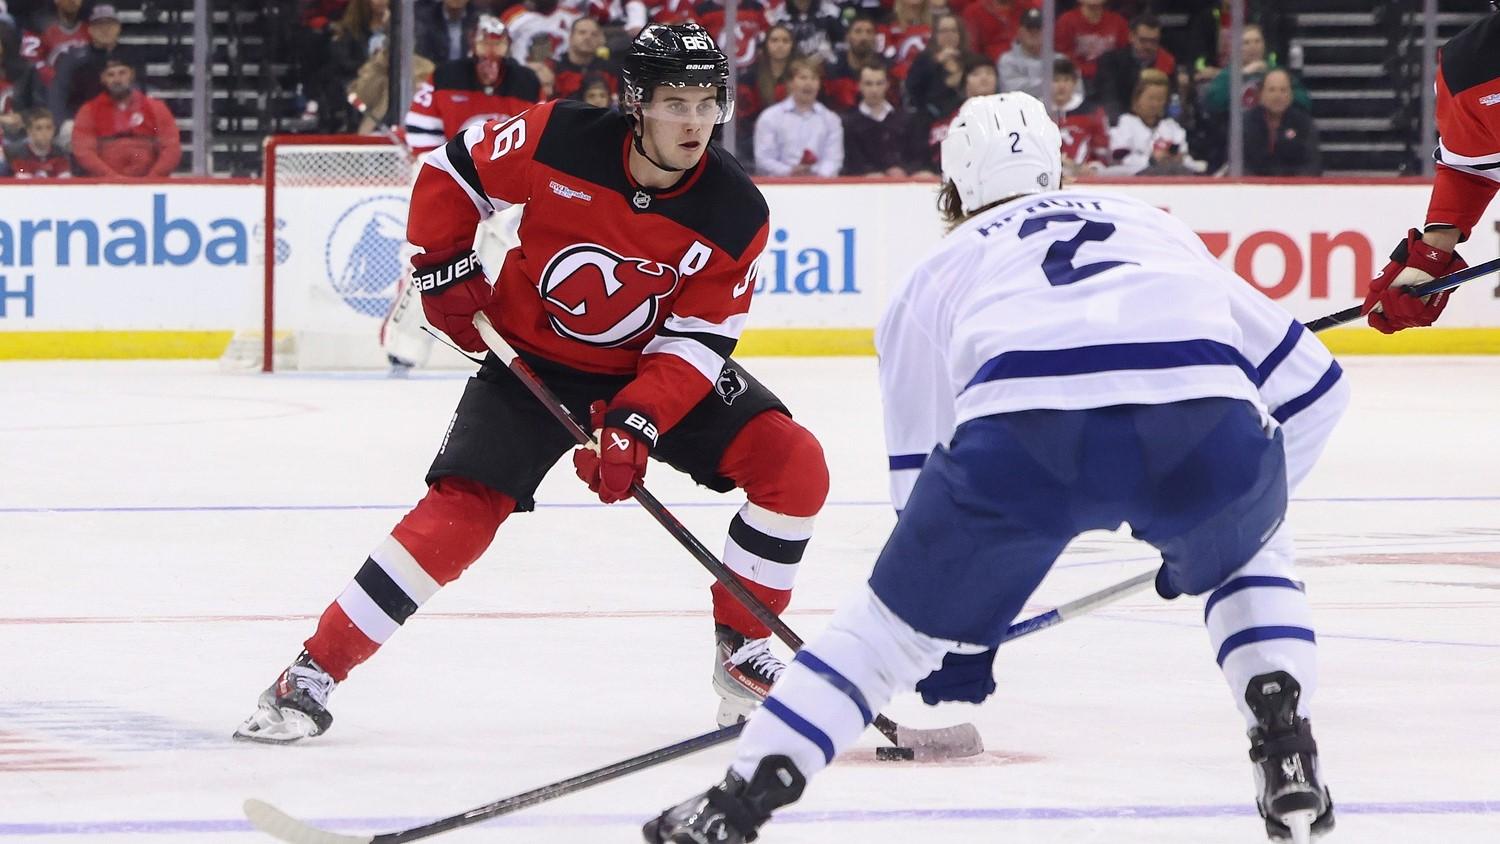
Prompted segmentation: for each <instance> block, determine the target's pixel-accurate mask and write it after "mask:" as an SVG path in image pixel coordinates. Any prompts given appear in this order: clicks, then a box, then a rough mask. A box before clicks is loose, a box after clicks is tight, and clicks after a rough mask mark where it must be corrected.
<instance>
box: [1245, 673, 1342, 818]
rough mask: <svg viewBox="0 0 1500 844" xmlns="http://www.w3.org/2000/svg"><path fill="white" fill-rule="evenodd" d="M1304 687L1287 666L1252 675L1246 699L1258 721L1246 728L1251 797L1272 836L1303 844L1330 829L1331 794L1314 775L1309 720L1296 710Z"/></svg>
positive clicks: (1314, 747)
mask: <svg viewBox="0 0 1500 844" xmlns="http://www.w3.org/2000/svg"><path fill="white" fill-rule="evenodd" d="M1301 694H1302V687H1301V686H1300V685H1298V683H1297V681H1296V680H1295V679H1293V678H1292V675H1290V674H1288V673H1286V672H1285V671H1273V672H1271V673H1269V674H1261V675H1259V676H1257V677H1254V678H1252V679H1251V680H1250V685H1249V687H1247V688H1246V689H1245V702H1246V703H1248V704H1250V711H1251V712H1253V713H1255V720H1256V721H1258V722H1260V725H1259V726H1258V727H1256V728H1255V729H1253V730H1251V731H1250V761H1251V762H1253V763H1255V784H1256V786H1257V787H1258V788H1259V789H1260V794H1259V795H1258V796H1257V797H1256V800H1255V803H1256V806H1257V808H1259V809H1260V816H1261V817H1262V818H1265V821H1266V835H1267V836H1268V837H1269V838H1270V839H1271V840H1272V841H1293V842H1296V844H1306V843H1307V842H1309V841H1312V840H1313V839H1314V838H1316V837H1319V836H1322V835H1323V834H1324V833H1326V832H1329V831H1330V830H1332V829H1333V798H1332V797H1331V796H1329V793H1328V788H1327V787H1326V786H1324V785H1323V783H1322V781H1321V780H1320V779H1319V776H1318V744H1317V742H1315V741H1313V734H1312V723H1311V722H1310V721H1308V720H1307V719H1306V718H1299V717H1298V716H1297V698H1298V697H1300V696H1301Z"/></svg>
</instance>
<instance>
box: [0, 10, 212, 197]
mask: <svg viewBox="0 0 1500 844" xmlns="http://www.w3.org/2000/svg"><path fill="white" fill-rule="evenodd" d="M121 29H122V27H121V24H120V17H119V14H118V13H117V12H116V11H115V7H114V6H112V5H110V4H107V3H96V4H93V5H92V6H90V7H89V8H87V9H85V8H84V5H83V0H46V2H42V0H8V2H7V0H0V176H12V177H16V178H31V179H40V178H48V179H57V178H67V177H71V176H87V177H94V178H106V179H129V178H156V179H159V178H163V177H166V176H168V175H170V174H171V173H172V172H174V171H175V170H176V169H177V165H178V164H179V163H180V162H181V160H182V143H181V137H180V133H179V130H178V126H177V120H176V118H174V117H173V116H172V113H171V112H170V111H169V110H168V109H167V106H166V105H165V104H164V103H163V102H162V101H161V100H158V99H156V98H154V97H152V96H150V95H149V94H147V93H146V91H145V90H144V87H143V86H142V85H141V84H139V83H140V80H141V79H143V77H144V73H143V71H144V68H143V66H142V64H141V62H140V60H139V58H138V57H136V56H134V55H132V54H131V52H130V51H129V50H128V49H127V48H125V47H124V46H122V45H121V43H120V34H121Z"/></svg>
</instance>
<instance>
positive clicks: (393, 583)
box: [303, 478, 516, 682]
mask: <svg viewBox="0 0 1500 844" xmlns="http://www.w3.org/2000/svg"><path fill="white" fill-rule="evenodd" d="M515 506H516V502H515V501H514V500H513V499H512V498H511V497H510V496H508V495H505V494H504V493H500V492H496V491H495V490H493V489H490V488H489V487H486V486H484V485H483V484H480V483H477V482H475V481H471V480H467V479H463V478H442V479H439V480H438V481H437V482H436V483H434V484H433V485H432V486H431V487H430V488H429V489H428V490H427V495H426V496H425V497H424V498H423V499H422V500H421V501H420V502H418V503H417V506H416V507H414V508H412V510H411V512H409V513H407V514H406V517H405V518H403V519H402V520H401V522H400V523H399V524H397V525H396V527H395V529H394V530H392V531H391V535H390V536H389V537H387V538H386V540H385V541H384V542H382V543H381V544H380V546H379V547H378V548H376V549H375V550H374V551H373V552H371V554H370V556H369V558H368V559H366V560H365V563H364V565H363V566H361V567H360V569H359V573H358V574H356V575H355V576H354V580H353V581H352V582H350V584H349V585H348V586H347V587H345V589H344V591H343V592H342V593H341V594H340V595H339V597H338V598H337V600H335V601H334V602H333V603H332V604H330V605H329V606H328V609H326V610H324V611H323V616H322V617H321V618H319V619H318V629H317V630H316V631H315V632H314V633H313V635H312V637H311V638H309V639H308V640H307V641H306V642H304V643H303V646H304V647H305V648H307V652H308V654H310V655H311V656H312V658H313V659H315V660H317V662H318V664H319V665H321V666H323V670H325V671H327V672H328V673H329V674H330V675H331V676H332V677H333V679H335V680H337V681H340V682H342V681H343V679H344V678H345V677H346V676H348V674H349V671H350V670H352V669H353V668H354V666H356V665H359V664H360V663H361V662H364V661H365V660H367V659H369V658H370V656H371V655H372V654H374V653H375V651H376V650H378V649H379V648H380V646H381V645H382V644H384V642H385V641H386V639H388V638H390V636H391V635H392V634H394V633H395V632H396V630H397V628H399V627H400V626H401V625H402V624H403V623H405V622H406V619H408V618H410V617H411V614H412V613H414V612H416V611H417V608H418V607H420V606H421V605H422V604H424V603H426V602H427V600H428V599H429V598H431V597H432V596H433V595H434V594H436V592H437V590H438V589H439V588H440V587H441V586H443V585H444V584H447V583H450V582H452V581H453V580H455V579H457V578H458V576H459V575H460V574H463V572H464V569H466V568H468V567H469V565H470V564H471V563H473V562H474V561H475V560H477V559H479V555H480V554H483V553H484V549H486V548H488V547H489V545H490V542H491V541H493V540H494V538H495V531H496V530H498V529H499V527H500V523H501V522H503V521H505V518H506V517H507V516H509V515H510V514H511V512H512V511H513V510H515Z"/></svg>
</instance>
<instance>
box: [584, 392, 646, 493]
mask: <svg viewBox="0 0 1500 844" xmlns="http://www.w3.org/2000/svg"><path fill="white" fill-rule="evenodd" d="M589 421H590V425H591V427H592V428H593V429H594V431H595V439H597V440H598V441H599V443H598V445H597V446H585V447H582V448H579V449H578V450H577V451H574V452H573V469H574V470H575V471H576V472H578V477H579V478H580V479H582V480H583V482H584V483H586V484H588V485H589V489H591V490H593V491H594V492H597V493H599V500H600V501H603V502H604V503H605V504H613V503H615V502H616V501H624V500H625V499H627V498H629V497H630V487H631V485H632V484H635V483H637V482H639V481H640V480H641V479H642V478H644V477H645V476H646V457H647V456H648V455H649V454H650V453H651V449H652V448H654V447H655V446H656V423H655V422H652V421H651V420H650V419H648V418H647V417H646V415H645V414H643V413H640V412H639V411H635V410H629V409H627V408H623V407H609V408H606V406H605V404H604V402H602V401H596V402H594V404H593V406H592V407H590V408H589Z"/></svg>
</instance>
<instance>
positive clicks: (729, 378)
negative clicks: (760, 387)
mask: <svg viewBox="0 0 1500 844" xmlns="http://www.w3.org/2000/svg"><path fill="white" fill-rule="evenodd" d="M749 389H750V385H749V384H746V383H745V376H743V375H741V374H739V373H738V372H736V371H735V370H733V369H731V368H730V367H727V366H726V367H724V369H723V371H722V372H720V373H719V380H718V381H717V382H716V383H715V384H714V392H716V393H718V394H719V398H721V399H723V400H724V403H725V404H729V405H732V404H734V400H735V399H737V398H739V397H740V396H743V395H744V394H745V393H746V392H748V391H749Z"/></svg>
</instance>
